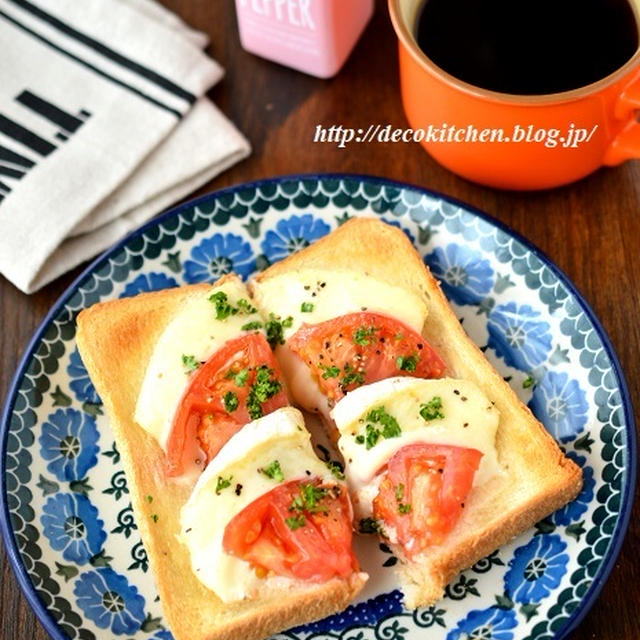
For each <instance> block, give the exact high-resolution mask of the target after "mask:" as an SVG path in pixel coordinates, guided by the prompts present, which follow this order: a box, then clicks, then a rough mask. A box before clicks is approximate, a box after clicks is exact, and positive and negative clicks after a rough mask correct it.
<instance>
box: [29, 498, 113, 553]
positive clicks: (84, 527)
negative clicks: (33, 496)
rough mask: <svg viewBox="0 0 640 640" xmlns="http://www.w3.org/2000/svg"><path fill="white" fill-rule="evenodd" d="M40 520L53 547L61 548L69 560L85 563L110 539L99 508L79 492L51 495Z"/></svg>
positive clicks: (57, 549) (58, 549)
mask: <svg viewBox="0 0 640 640" xmlns="http://www.w3.org/2000/svg"><path fill="white" fill-rule="evenodd" d="M41 522H42V526H43V531H44V535H45V536H46V537H47V538H48V539H49V542H50V543H51V547H52V548H53V549H55V550H56V551H62V556H63V558H64V559H65V560H67V561H68V562H75V563H77V564H80V565H82V564H86V563H87V562H89V560H90V559H91V558H92V557H93V556H95V555H96V554H97V553H98V551H100V549H101V548H102V545H103V544H104V541H105V540H106V539H107V534H106V533H105V531H104V528H103V524H104V523H103V521H102V520H100V519H99V518H98V510H97V509H96V508H95V507H94V506H93V505H92V504H91V502H90V500H89V499H88V498H87V497H86V496H84V495H82V494H80V493H73V494H69V493H58V494H56V495H55V496H52V497H50V498H49V499H48V500H47V502H46V503H45V505H44V507H43V515H42V517H41Z"/></svg>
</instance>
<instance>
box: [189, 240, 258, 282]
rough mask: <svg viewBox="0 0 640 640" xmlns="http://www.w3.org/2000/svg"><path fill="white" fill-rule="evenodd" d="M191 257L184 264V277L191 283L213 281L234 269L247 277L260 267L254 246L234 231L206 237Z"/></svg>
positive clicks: (192, 251)
mask: <svg viewBox="0 0 640 640" xmlns="http://www.w3.org/2000/svg"><path fill="white" fill-rule="evenodd" d="M190 256H191V259H190V260H186V261H185V263H184V278H185V280H186V281H187V282H189V283H191V284H193V283H196V282H213V281H214V280H217V279H218V278H220V277H222V276H223V275H225V274H227V273H230V272H232V271H233V272H235V273H237V274H238V275H239V276H241V277H242V278H244V279H246V278H247V277H249V275H250V274H251V273H253V271H255V268H256V261H255V258H254V256H253V251H252V250H251V245H250V244H249V243H248V242H246V241H245V240H244V239H243V238H242V237H241V236H238V235H235V234H233V233H227V234H222V233H216V234H215V235H213V236H211V237H210V238H205V239H204V240H203V241H202V242H201V243H200V244H199V245H197V246H195V247H193V249H191V254H190Z"/></svg>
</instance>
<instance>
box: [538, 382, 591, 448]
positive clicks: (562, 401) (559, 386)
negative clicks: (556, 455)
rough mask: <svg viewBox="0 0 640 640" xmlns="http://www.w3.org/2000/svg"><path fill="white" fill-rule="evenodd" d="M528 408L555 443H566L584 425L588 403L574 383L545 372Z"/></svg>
mask: <svg viewBox="0 0 640 640" xmlns="http://www.w3.org/2000/svg"><path fill="white" fill-rule="evenodd" d="M529 408H530V409H531V411H533V413H534V414H535V416H536V417H537V418H538V420H540V422H542V424H544V426H545V427H546V429H547V431H548V432H549V433H550V434H551V435H552V436H553V437H554V438H555V439H556V440H560V441H561V442H566V441H567V440H570V439H571V438H573V437H575V436H576V435H577V434H578V433H580V431H582V429H583V428H584V426H585V425H586V423H587V413H588V411H589V404H588V403H587V397H586V394H585V392H584V391H583V390H582V389H581V388H580V385H579V384H578V382H577V380H573V379H572V378H569V376H568V375H567V374H566V373H557V372H555V371H547V372H546V373H545V375H544V377H543V378H542V380H541V381H540V383H539V384H538V385H537V386H536V388H535V389H534V391H533V396H532V398H531V400H530V401H529Z"/></svg>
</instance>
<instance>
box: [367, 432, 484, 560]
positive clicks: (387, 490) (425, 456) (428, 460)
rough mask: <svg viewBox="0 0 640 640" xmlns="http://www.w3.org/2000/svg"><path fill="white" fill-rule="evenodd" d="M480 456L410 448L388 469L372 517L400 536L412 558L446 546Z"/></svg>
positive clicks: (444, 447) (441, 447) (440, 448)
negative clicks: (447, 537)
mask: <svg viewBox="0 0 640 640" xmlns="http://www.w3.org/2000/svg"><path fill="white" fill-rule="evenodd" d="M481 458H482V453H481V452H480V451H478V450H477V449H469V448H466V447H454V446H449V445H437V444H411V445H407V446H406V447H403V448H402V449H400V450H399V451H397V452H396V453H395V455H394V456H393V457H392V458H391V459H390V460H389V462H388V464H387V470H386V473H385V475H384V477H383V479H382V480H381V482H380V487H379V489H378V495H377V496H376V497H375V498H374V500H373V515H374V518H376V519H377V520H381V521H382V523H383V524H385V525H388V526H389V527H391V528H393V529H394V530H395V531H396V534H397V536H398V542H399V544H400V545H402V547H403V548H404V550H405V552H406V554H407V555H408V556H409V557H411V556H413V555H415V554H416V553H420V552H421V551H423V550H424V549H425V548H426V547H427V546H429V545H431V544H438V543H440V542H442V541H443V540H444V538H445V536H446V535H447V534H448V533H449V532H450V531H451V529H453V527H454V525H455V523H456V522H457V521H458V518H459V517H460V515H461V513H462V510H463V509H464V501H465V500H466V498H467V496H468V495H469V492H470V491H471V486H472V484H473V478H474V475H475V473H476V470H477V469H478V465H479V464H480V459H481Z"/></svg>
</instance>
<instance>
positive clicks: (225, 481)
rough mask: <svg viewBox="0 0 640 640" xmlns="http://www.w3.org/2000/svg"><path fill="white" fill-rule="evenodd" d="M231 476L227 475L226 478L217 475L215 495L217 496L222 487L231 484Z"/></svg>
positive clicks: (224, 487)
mask: <svg viewBox="0 0 640 640" xmlns="http://www.w3.org/2000/svg"><path fill="white" fill-rule="evenodd" d="M232 479H233V476H229V477H228V478H223V477H222V476H218V482H217V483H216V495H217V496H219V495H220V492H221V491H222V490H223V489H226V488H227V487H230V486H231V480H232Z"/></svg>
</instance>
